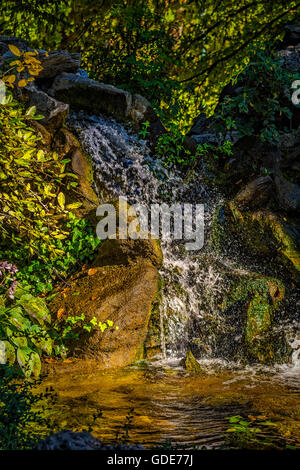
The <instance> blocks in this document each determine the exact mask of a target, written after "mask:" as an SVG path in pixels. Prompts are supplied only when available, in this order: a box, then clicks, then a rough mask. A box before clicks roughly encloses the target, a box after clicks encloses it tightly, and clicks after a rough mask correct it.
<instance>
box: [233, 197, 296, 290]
mask: <svg viewBox="0 0 300 470" xmlns="http://www.w3.org/2000/svg"><path fill="white" fill-rule="evenodd" d="M228 206H229V209H230V211H231V217H232V223H233V229H234V230H235V231H236V232H237V233H238V234H239V235H240V236H241V238H242V239H243V241H244V243H245V245H246V246H247V247H248V248H249V249H251V250H253V251H254V253H256V254H262V255H266V256H270V255H271V256H272V255H273V256H274V255H276V256H277V257H278V258H279V259H280V261H281V262H282V264H283V265H285V266H286V268H287V269H288V270H289V271H290V273H291V274H292V276H293V277H294V280H296V281H297V282H299V281H300V251H299V248H298V239H297V234H296V232H294V231H293V230H291V228H290V227H289V225H288V224H287V223H286V221H284V220H283V219H282V218H280V217H279V216H278V215H277V214H274V213H272V212H271V211H270V210H256V211H254V212H242V211H240V210H239V209H238V208H237V206H236V204H235V202H234V201H231V202H230V203H229V205H228Z"/></svg>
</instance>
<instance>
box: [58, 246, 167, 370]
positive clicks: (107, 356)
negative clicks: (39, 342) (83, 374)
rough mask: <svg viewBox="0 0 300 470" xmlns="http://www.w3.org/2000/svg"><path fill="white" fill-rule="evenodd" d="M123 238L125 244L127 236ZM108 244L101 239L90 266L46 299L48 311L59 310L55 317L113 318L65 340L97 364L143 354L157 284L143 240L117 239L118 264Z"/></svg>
mask: <svg viewBox="0 0 300 470" xmlns="http://www.w3.org/2000/svg"><path fill="white" fill-rule="evenodd" d="M137 242H138V241H137ZM128 243H129V244H130V245H131V241H130V242H129V241H128ZM134 243H135V242H134ZM146 245H147V246H146ZM114 246H115V244H112V245H111V244H110V240H108V241H107V242H105V243H103V247H102V248H101V247H100V250H99V255H98V257H97V258H96V260H95V262H94V264H93V267H92V268H90V269H89V270H87V271H84V272H83V273H81V274H80V275H78V277H77V278H76V279H74V280H73V281H70V282H71V287H70V289H69V290H68V291H67V292H66V293H61V294H58V295H57V296H56V297H55V299H54V300H53V301H52V303H51V311H52V312H53V315H56V314H57V312H58V311H60V312H61V311H63V315H62V316H61V317H60V321H61V320H62V319H63V318H67V317H68V316H75V315H81V314H82V313H84V314H85V317H86V320H87V321H89V320H92V319H93V318H96V319H97V321H98V322H99V321H100V322H105V321H106V320H110V321H112V322H113V327H111V328H108V329H106V330H105V331H104V332H103V333H102V332H101V330H100V329H99V328H98V329H96V330H95V331H94V332H92V333H91V334H89V333H86V334H85V333H82V335H81V337H80V339H79V341H75V342H74V343H73V344H72V345H71V352H72V354H73V355H75V356H79V357H84V358H90V359H94V360H96V361H97V362H98V364H99V366H100V367H121V366H126V365H128V364H131V363H133V362H135V361H137V360H140V359H142V358H143V357H144V343H145V340H146V337H147V330H148V324H149V320H150V317H151V311H152V305H153V303H154V302H155V300H156V297H157V294H158V289H159V275H158V270H157V267H156V266H154V265H153V264H152V261H153V256H154V252H151V250H150V248H149V245H148V244H147V241H146V240H145V247H144V248H143V247H141V245H140V244H139V243H137V246H136V249H135V250H134V249H133V246H130V248H129V250H126V241H123V242H122V243H121V244H120V246H119V247H118V253H119V255H120V258H121V259H122V261H123V263H124V264H122V265H120V264H119V261H118V258H119V256H117V257H116V256H115V253H114ZM122 246H123V250H124V253H123V254H122ZM102 249H103V251H102ZM110 250H111V256H110V257H109V254H108V253H109V251H110ZM154 251H155V250H154ZM156 251H158V248H156ZM139 254H140V256H138V255H139ZM131 256H133V259H132V262H130V263H129V258H130V257H131ZM109 258H110V259H109ZM155 259H156V257H155ZM104 260H105V261H104ZM103 264H104V265H103Z"/></svg>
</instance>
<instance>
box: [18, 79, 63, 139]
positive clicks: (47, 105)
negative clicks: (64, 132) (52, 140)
mask: <svg viewBox="0 0 300 470" xmlns="http://www.w3.org/2000/svg"><path fill="white" fill-rule="evenodd" d="M23 99H25V100H26V101H27V104H28V106H36V109H37V113H38V114H41V115H42V116H44V117H43V119H41V120H40V121H39V122H40V123H41V124H43V125H45V126H46V128H47V130H48V131H50V132H53V131H55V130H56V129H58V128H60V127H62V126H63V124H64V122H65V120H66V117H67V115H68V113H69V105H68V104H65V103H62V102H61V101H57V100H56V99H54V98H52V97H51V96H49V95H47V94H46V93H45V92H43V91H42V90H40V89H39V88H37V87H36V85H34V84H30V85H27V87H26V89H24V90H23Z"/></svg>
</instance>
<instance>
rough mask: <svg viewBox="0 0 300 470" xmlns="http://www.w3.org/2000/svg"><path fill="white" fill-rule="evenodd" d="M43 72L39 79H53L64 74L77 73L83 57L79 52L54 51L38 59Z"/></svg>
mask: <svg viewBox="0 0 300 470" xmlns="http://www.w3.org/2000/svg"><path fill="white" fill-rule="evenodd" d="M38 59H39V60H40V61H41V65H42V67H43V70H42V71H41V72H40V73H39V76H38V78H39V79H40V78H53V77H55V76H56V75H58V74H61V73H63V72H69V73H76V72H78V70H79V67H80V61H81V56H80V54H79V53H77V52H71V53H69V52H66V51H53V52H49V53H48V55H45V54H43V55H41V56H39V57H38Z"/></svg>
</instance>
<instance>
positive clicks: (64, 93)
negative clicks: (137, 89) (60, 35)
mask: <svg viewBox="0 0 300 470" xmlns="http://www.w3.org/2000/svg"><path fill="white" fill-rule="evenodd" d="M51 93H52V94H53V96H55V98H56V99H59V100H61V101H63V102H64V103H68V104H69V105H70V106H71V107H72V108H74V109H83V110H86V111H90V112H92V113H93V114H97V113H104V114H107V115H110V116H113V117H115V118H117V119H121V120H125V119H127V118H129V116H130V110H131V104H132V96H131V94H130V93H128V92H127V91H125V90H121V89H119V88H116V87H114V86H112V85H106V84H104V83H99V82H96V81H95V80H92V79H90V78H85V77H81V76H80V75H75V74H72V73H62V74H60V75H58V76H57V77H56V78H55V80H54V82H53V84H52V88H51Z"/></svg>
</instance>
